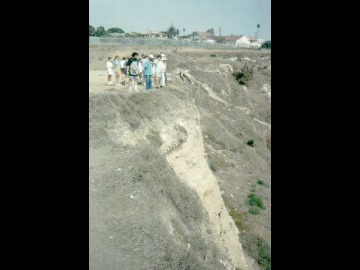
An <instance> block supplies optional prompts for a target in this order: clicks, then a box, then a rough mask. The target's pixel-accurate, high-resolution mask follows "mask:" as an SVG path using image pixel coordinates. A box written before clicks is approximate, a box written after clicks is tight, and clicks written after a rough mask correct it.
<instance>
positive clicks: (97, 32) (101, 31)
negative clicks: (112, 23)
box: [89, 25, 125, 37]
mask: <svg viewBox="0 0 360 270" xmlns="http://www.w3.org/2000/svg"><path fill="white" fill-rule="evenodd" d="M112 33H119V34H122V33H125V31H124V30H122V29H121V28H118V27H111V28H109V29H108V30H106V29H105V27H103V26H99V27H97V28H95V27H93V26H91V25H89V36H92V37H101V36H106V35H108V34H112Z"/></svg>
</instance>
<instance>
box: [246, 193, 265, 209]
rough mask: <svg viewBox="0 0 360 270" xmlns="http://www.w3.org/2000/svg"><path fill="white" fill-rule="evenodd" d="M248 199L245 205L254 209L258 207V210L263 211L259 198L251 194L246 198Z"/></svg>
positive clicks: (263, 207)
mask: <svg viewBox="0 0 360 270" xmlns="http://www.w3.org/2000/svg"><path fill="white" fill-rule="evenodd" d="M248 198H249V199H248V202H247V203H248V205H249V206H255V207H259V208H260V209H265V206H264V203H263V201H262V199H261V198H260V197H259V196H257V195H256V194H254V193H251V194H250V195H249V196H248Z"/></svg>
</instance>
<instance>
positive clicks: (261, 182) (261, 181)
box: [256, 179, 265, 186]
mask: <svg viewBox="0 0 360 270" xmlns="http://www.w3.org/2000/svg"><path fill="white" fill-rule="evenodd" d="M256 183H257V184H258V185H260V186H264V185H265V183H264V181H263V180H261V179H259V180H258V181H257V182H256Z"/></svg>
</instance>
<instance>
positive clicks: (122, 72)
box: [120, 57, 127, 85]
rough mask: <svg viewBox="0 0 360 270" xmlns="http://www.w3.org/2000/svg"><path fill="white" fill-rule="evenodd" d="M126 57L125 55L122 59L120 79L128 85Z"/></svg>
mask: <svg viewBox="0 0 360 270" xmlns="http://www.w3.org/2000/svg"><path fill="white" fill-rule="evenodd" d="M126 69H127V67H126V59H125V57H123V58H122V60H121V61H120V80H121V84H123V85H126V80H125V78H126V73H127V72H126Z"/></svg>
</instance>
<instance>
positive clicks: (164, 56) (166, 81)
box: [161, 53, 168, 85]
mask: <svg viewBox="0 0 360 270" xmlns="http://www.w3.org/2000/svg"><path fill="white" fill-rule="evenodd" d="M161 57H163V58H165V59H166V55H165V54H164V53H162V54H161ZM164 76H165V85H167V84H168V80H167V76H166V61H165V73H164Z"/></svg>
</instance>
